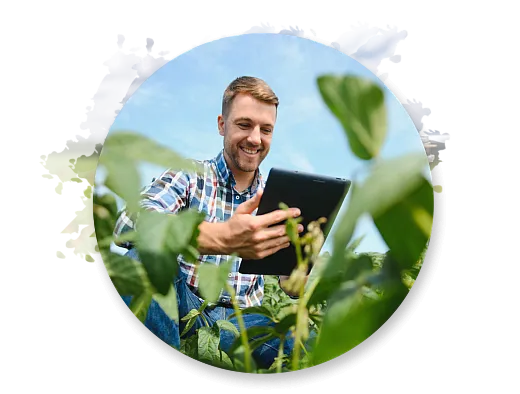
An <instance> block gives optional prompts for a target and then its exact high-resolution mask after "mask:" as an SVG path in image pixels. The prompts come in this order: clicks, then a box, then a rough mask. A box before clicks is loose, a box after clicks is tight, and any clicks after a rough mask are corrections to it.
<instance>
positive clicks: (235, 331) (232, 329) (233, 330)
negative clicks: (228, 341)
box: [215, 320, 240, 338]
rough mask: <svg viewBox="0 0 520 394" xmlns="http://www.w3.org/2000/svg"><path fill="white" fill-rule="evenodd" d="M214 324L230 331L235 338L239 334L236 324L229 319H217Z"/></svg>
mask: <svg viewBox="0 0 520 394" xmlns="http://www.w3.org/2000/svg"><path fill="white" fill-rule="evenodd" d="M215 324H216V325H217V326H218V328H219V329H220V330H226V331H230V332H231V333H232V334H233V335H234V336H235V338H238V337H239V336H240V333H239V332H238V329H237V328H236V326H235V325H234V324H233V323H231V322H230V321H229V320H217V321H216V322H215Z"/></svg>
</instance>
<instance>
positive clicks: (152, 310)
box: [122, 249, 294, 368]
mask: <svg viewBox="0 0 520 394" xmlns="http://www.w3.org/2000/svg"><path fill="white" fill-rule="evenodd" d="M126 255H127V256H128V257H131V258H133V259H136V260H138V258H137V252H136V251H135V249H130V251H129V252H128V253H127V254H126ZM174 287H175V290H176V292H177V306H178V309H179V316H180V317H181V318H182V317H183V316H185V315H187V314H188V312H189V311H190V310H192V309H199V308H200V306H201V305H202V301H201V300H200V299H199V298H198V297H197V296H196V295H195V294H193V292H192V291H191V290H190V289H189V287H188V285H187V284H186V277H185V275H184V274H183V273H182V272H180V271H179V273H178V275H177V277H176V278H175V280H174ZM122 298H123V300H124V301H125V303H126V304H127V305H129V304H130V301H131V297H129V296H123V297H122ZM233 312H234V310H233V308H232V307H223V306H216V307H210V308H208V307H207V308H206V309H204V311H203V312H202V314H203V315H204V317H205V318H206V320H207V321H208V323H209V324H210V325H213V324H214V323H215V322H216V321H217V320H229V321H230V322H231V323H233V325H234V326H235V327H236V328H237V329H238V330H239V332H240V328H239V327H238V321H237V319H236V317H233V318H231V319H228V318H229V316H230V315H231V314H232V313H233ZM242 316H243V319H244V325H245V327H246V329H248V328H249V327H253V326H267V325H272V324H273V323H272V322H271V320H270V319H268V318H267V317H265V316H263V315H258V314H245V315H242ZM144 325H145V326H146V327H147V328H148V329H149V330H150V331H151V332H153V333H154V334H155V335H156V336H157V337H159V338H160V339H161V340H162V341H164V342H166V343H167V344H168V345H170V346H173V347H175V348H177V349H179V348H180V333H181V332H183V330H184V327H185V325H186V323H185V322H182V321H179V324H177V323H176V322H175V321H174V320H171V319H170V318H169V317H168V316H167V315H166V313H164V311H163V310H162V309H161V307H160V306H159V304H158V303H157V302H156V301H154V300H152V303H151V305H150V307H149V309H148V314H147V315H146V319H145V321H144ZM204 325H205V323H204V320H203V319H202V317H200V316H199V317H198V318H197V321H196V322H195V324H194V325H193V327H192V328H191V329H190V330H189V331H188V332H187V333H186V334H185V337H189V336H191V335H193V334H194V333H195V331H196V330H197V329H198V328H200V327H203V326H204ZM234 341H235V336H234V335H233V334H232V333H231V332H230V331H227V330H220V347H221V349H222V350H224V351H226V352H227V351H228V350H229V349H230V348H231V345H232V344H233V342H234ZM293 345H294V340H293V338H291V337H290V336H289V335H287V336H286V338H285V341H284V353H285V354H286V355H288V354H289V353H290V352H291V350H292V348H293ZM279 346H280V340H279V339H278V338H276V339H272V340H270V341H267V342H264V343H263V344H262V345H260V346H259V347H258V348H257V349H255V350H254V351H253V358H254V360H255V362H256V364H257V366H258V367H260V368H268V367H269V366H270V365H271V364H272V363H273V361H274V359H275V357H277V356H278V348H279Z"/></svg>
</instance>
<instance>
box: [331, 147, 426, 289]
mask: <svg viewBox="0 0 520 394" xmlns="http://www.w3.org/2000/svg"><path fill="white" fill-rule="evenodd" d="M425 165H427V160H426V157H425V156H424V155H406V156H403V157H400V158H397V159H392V160H387V161H382V162H380V163H379V164H378V165H376V166H375V167H374V169H373V171H372V173H371V174H370V175H369V176H368V178H367V179H366V180H365V182H363V183H362V184H354V185H353V187H352V188H351V190H352V192H351V196H350V202H349V205H348V208H347V210H346V212H345V214H344V215H343V217H342V218H341V219H342V220H341V221H340V223H339V225H338V228H337V230H336V233H335V234H334V249H333V254H332V257H331V258H330V259H329V261H328V262H327V265H326V267H325V268H324V270H323V275H322V278H326V279H332V280H333V279H334V278H335V277H337V275H338V272H341V271H344V270H345V264H344V263H345V259H344V254H345V248H346V246H347V244H348V243H349V241H350V239H351V237H352V234H353V232H354V229H355V226H356V223H357V221H358V219H359V218H360V217H361V215H363V214H364V213H368V214H370V215H371V216H372V217H374V218H378V217H380V216H382V215H384V214H385V213H386V212H388V211H390V210H391V209H392V208H393V207H394V206H396V205H397V204H399V203H400V202H401V201H403V200H405V199H406V198H407V197H408V196H409V195H411V194H413V193H414V192H415V191H416V190H417V188H418V187H419V186H420V185H421V184H422V183H423V182H424V181H425V178H424V177H423V175H422V173H423V169H424V166H425ZM422 247H424V245H422Z"/></svg>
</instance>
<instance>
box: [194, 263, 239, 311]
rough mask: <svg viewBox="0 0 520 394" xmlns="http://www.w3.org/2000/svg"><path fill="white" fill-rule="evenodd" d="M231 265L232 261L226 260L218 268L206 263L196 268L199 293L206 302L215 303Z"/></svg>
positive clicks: (225, 281) (223, 286) (224, 285)
mask: <svg viewBox="0 0 520 394" xmlns="http://www.w3.org/2000/svg"><path fill="white" fill-rule="evenodd" d="M232 264H233V260H228V261H226V262H225V263H223V264H221V265H219V266H217V265H214V264H208V263H206V264H204V263H203V264H201V265H199V266H198V275H199V291H200V293H201V295H202V297H203V298H204V299H205V300H206V301H208V302H216V301H217V299H218V297H219V295H220V292H221V291H222V289H224V288H225V287H226V283H227V280H228V274H229V271H230V270H231V265H232Z"/></svg>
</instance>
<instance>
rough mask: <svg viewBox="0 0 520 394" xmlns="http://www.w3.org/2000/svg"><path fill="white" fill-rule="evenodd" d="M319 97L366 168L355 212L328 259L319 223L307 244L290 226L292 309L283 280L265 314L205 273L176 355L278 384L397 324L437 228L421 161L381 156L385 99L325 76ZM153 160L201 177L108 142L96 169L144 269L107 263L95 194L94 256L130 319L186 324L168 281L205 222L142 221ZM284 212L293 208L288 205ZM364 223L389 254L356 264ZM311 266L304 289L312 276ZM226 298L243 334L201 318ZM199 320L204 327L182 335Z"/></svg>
mask: <svg viewBox="0 0 520 394" xmlns="http://www.w3.org/2000/svg"><path fill="white" fill-rule="evenodd" d="M317 83H318V87H319V90H320V92H321V94H322V96H323V99H324V101H325V103H326V104H327V105H328V107H329V108H330V110H331V112H332V113H333V114H334V115H335V116H336V117H337V118H338V120H339V122H340V123H341V125H342V126H343V128H344V130H345V135H346V138H347V140H348V142H349V145H350V147H351V149H352V152H353V153H354V154H355V155H356V156H357V157H358V158H359V159H361V160H364V161H368V163H369V166H370V171H369V174H368V176H366V178H365V179H364V181H362V182H361V181H357V180H355V179H354V180H353V181H354V182H353V186H352V187H351V192H350V193H351V195H350V200H349V204H348V207H347V210H346V212H345V214H344V215H343V216H342V217H339V218H338V219H337V220H338V226H337V230H336V232H335V235H334V239H333V241H334V246H333V251H332V254H328V253H324V254H321V255H320V254H319V251H320V248H321V246H322V244H323V240H324V239H323V232H322V229H321V226H322V225H323V224H324V220H320V221H318V222H314V223H311V224H310V225H309V228H308V232H307V233H306V234H305V235H304V236H302V237H300V236H299V235H298V233H297V231H296V228H297V224H298V219H290V220H287V222H286V230H287V234H288V235H289V237H290V240H291V242H292V243H293V245H294V246H295V250H296V253H297V260H298V266H297V267H296V268H295V269H294V271H293V272H292V274H291V276H290V277H289V278H288V279H287V280H284V282H283V286H284V289H285V290H287V291H291V293H295V294H298V295H299V298H298V299H297V300H294V299H291V298H289V297H288V296H287V294H286V293H285V292H284V291H282V289H281V288H280V286H279V284H278V279H277V278H276V277H271V276H266V277H265V288H264V290H265V296H264V299H263V303H262V306H260V307H253V308H246V309H242V310H241V309H239V308H238V305H237V304H236V302H235V299H234V293H233V289H232V288H231V286H230V285H229V284H228V283H227V277H228V275H227V274H228V273H229V270H230V269H231V266H230V265H229V264H224V265H221V266H218V267H217V266H213V265H207V264H203V265H199V266H198V275H199V288H200V291H201V294H202V295H203V297H204V298H205V300H206V302H204V303H203V304H202V306H201V307H200V308H199V309H193V310H192V311H190V312H189V313H188V314H187V315H186V316H181V317H180V321H182V323H185V328H184V330H183V332H182V340H181V348H180V351H181V352H183V353H184V354H186V355H188V356H190V357H193V358H195V359H197V360H200V361H202V362H204V363H208V364H211V365H215V366H219V367H221V368H225V369H231V370H237V371H245V372H257V373H273V372H285V371H291V370H297V369H302V368H307V367H311V366H313V365H317V364H320V363H323V362H325V361H327V360H330V359H332V358H335V357H337V356H339V355H341V354H343V353H345V352H347V351H348V350H350V349H352V348H353V347H355V346H357V345H358V344H359V343H361V342H362V341H364V340H365V339H367V338H368V337H369V336H370V335H372V334H373V333H374V332H375V331H377V330H378V329H379V328H380V327H381V325H383V324H384V323H385V321H386V320H387V319H388V318H389V317H390V316H391V315H392V314H393V312H394V311H395V310H396V309H397V307H398V306H399V305H400V303H401V302H402V301H403V299H404V298H405V297H406V295H407V294H408V291H409V289H410V288H411V286H412V285H413V283H414V281H415V279H416V278H417V275H418V273H419V271H420V268H421V266H422V261H423V259H424V253H425V250H426V246H427V242H428V239H429V236H430V230H431V225H432V217H433V191H432V187H431V185H430V183H429V182H428V181H427V179H426V178H424V176H423V170H424V167H425V166H426V165H427V160H426V157H425V156H424V155H419V156H415V155H407V156H403V157H398V158H395V159H391V160H383V159H381V158H380V157H379V152H380V151H381V147H382V144H383V143H384V141H385V137H386V124H387V120H386V108H385V105H384V94H383V91H382V89H381V88H380V87H379V86H378V85H376V84H374V83H372V82H370V81H368V80H364V79H360V78H357V77H353V76H344V77H340V76H331V75H326V76H322V77H320V78H319V79H318V81H317ZM139 161H149V162H152V163H155V164H160V165H164V166H166V167H170V168H172V167H173V168H178V169H180V168H182V169H186V170H189V171H196V170H197V167H196V166H195V165H194V164H193V163H192V162H189V161H186V160H184V159H183V158H181V157H180V156H179V155H177V154H175V153H174V152H170V151H169V150H168V149H166V148H164V147H162V146H158V145H157V144H155V143H153V142H151V141H150V140H148V139H147V138H145V137H142V136H139V135H137V134H133V133H129V132H124V133H115V134H111V136H110V137H109V138H108V139H107V142H106V143H105V147H104V149H103V153H102V155H101V157H100V165H102V166H103V167H104V168H105V169H106V170H107V173H108V175H107V178H106V182H105V186H106V187H108V188H109V189H110V190H111V191H112V192H113V193H115V194H117V195H119V196H120V197H121V198H122V199H123V200H125V201H126V203H127V209H128V211H129V212H131V213H132V214H133V215H134V217H135V218H137V229H138V230H137V231H136V232H133V233H126V234H125V235H124V236H122V238H121V239H119V241H120V240H123V239H124V240H126V241H128V240H130V241H132V242H134V243H135V245H136V248H137V250H138V252H139V255H140V257H141V261H142V262H137V261H135V260H132V259H131V258H129V257H126V256H119V255H115V254H113V253H111V252H110V249H109V246H110V243H111V242H113V241H115V239H114V237H113V235H112V231H113V228H114V224H115V218H116V216H117V209H116V203H115V199H114V197H113V196H112V195H111V194H105V195H100V194H98V193H95V194H94V219H95V226H96V236H97V239H98V245H99V248H100V251H101V253H102V256H103V260H104V263H105V266H106V268H107V272H108V274H109V276H110V278H111V280H112V282H113V283H114V286H115V287H116V289H117V291H118V292H119V294H121V295H131V296H133V300H132V302H131V303H130V308H131V309H132V311H133V312H134V314H135V315H136V316H137V317H138V318H140V319H141V320H144V317H145V316H146V313H147V310H148V307H149V305H150V303H151V300H152V299H155V300H156V301H157V302H158V303H159V305H160V306H161V308H162V309H163V310H164V311H165V312H166V313H167V314H168V315H169V316H170V317H171V318H172V319H174V320H175V321H177V322H179V316H178V311H177V299H176V293H175V290H174V287H173V285H172V284H173V280H174V278H175V276H176V273H177V269H178V266H177V257H178V256H179V255H180V254H182V255H183V256H184V257H185V258H186V259H189V260H190V261H192V262H195V263H196V262H197V258H198V251H197V237H198V225H199V224H200V223H201V221H202V220H203V217H204V215H203V214H201V213H198V212H195V211H191V210H188V211H184V212H182V213H180V214H178V215H164V214H159V213H155V212H147V211H144V210H142V209H141V208H140V204H139V200H140V196H139V191H138V185H139V184H140V180H139V176H138V172H137V169H136V165H137V163H138V162H139ZM281 207H282V208H283V209H286V208H287V207H286V206H284V205H282V206H281ZM364 215H369V216H370V217H371V218H372V220H373V221H374V223H375V225H376V227H377V229H378V231H379V233H380V235H381V237H382V238H383V239H384V241H385V242H386V244H387V245H388V247H389V251H388V252H387V253H386V254H384V255H382V254H378V253H357V252H356V247H357V246H358V245H359V243H360V241H361V240H360V239H355V240H353V239H352V235H353V234H354V232H355V229H356V225H357V222H358V220H359V219H360V218H361V217H362V216H364ZM310 264H311V265H312V267H313V268H312V270H311V273H310V276H309V277H308V278H307V277H306V274H307V272H308V267H309V265H310ZM223 290H226V291H227V292H229V294H231V297H232V301H233V305H234V314H233V315H231V317H233V316H236V317H237V319H238V325H239V327H238V328H239V329H238V330H237V327H235V326H234V325H233V324H231V323H230V322H229V320H219V321H217V322H216V324H214V325H213V326H210V324H209V323H208V322H207V320H206V319H205V318H204V314H203V311H204V308H206V307H207V306H208V305H209V303H211V302H215V301H216V300H217V298H218V296H219V294H220V292H221V291H223ZM251 313H254V314H261V315H263V316H266V317H267V318H268V319H269V320H270V321H271V323H272V324H271V325H270V326H267V327H251V328H249V329H248V330H245V327H244V324H243V316H244V315H245V314H251ZM197 319H202V321H203V322H204V324H203V326H202V327H201V328H199V329H197V330H196V331H195V333H194V334H193V335H191V336H186V334H187V333H188V331H190V329H191V328H192V327H193V325H194V324H195V322H196V321H197ZM222 330H227V331H230V332H232V333H233V335H234V336H235V341H234V343H233V345H232V347H231V349H229V350H228V351H227V352H225V351H223V350H222V348H221V347H220V334H221V331H222ZM288 335H289V336H290V337H292V338H293V339H294V340H295V342H294V343H295V344H294V348H293V351H292V353H291V354H289V355H287V354H284V353H283V344H284V341H285V339H286V338H287V336H288ZM273 338H279V339H280V348H279V351H278V357H277V358H276V359H275V361H274V363H273V364H272V365H271V366H270V367H269V368H267V369H260V368H259V367H257V366H256V364H255V360H254V359H253V357H252V352H253V351H254V349H255V348H257V347H258V346H260V345H261V344H262V343H263V342H265V341H267V340H269V339H273Z"/></svg>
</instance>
